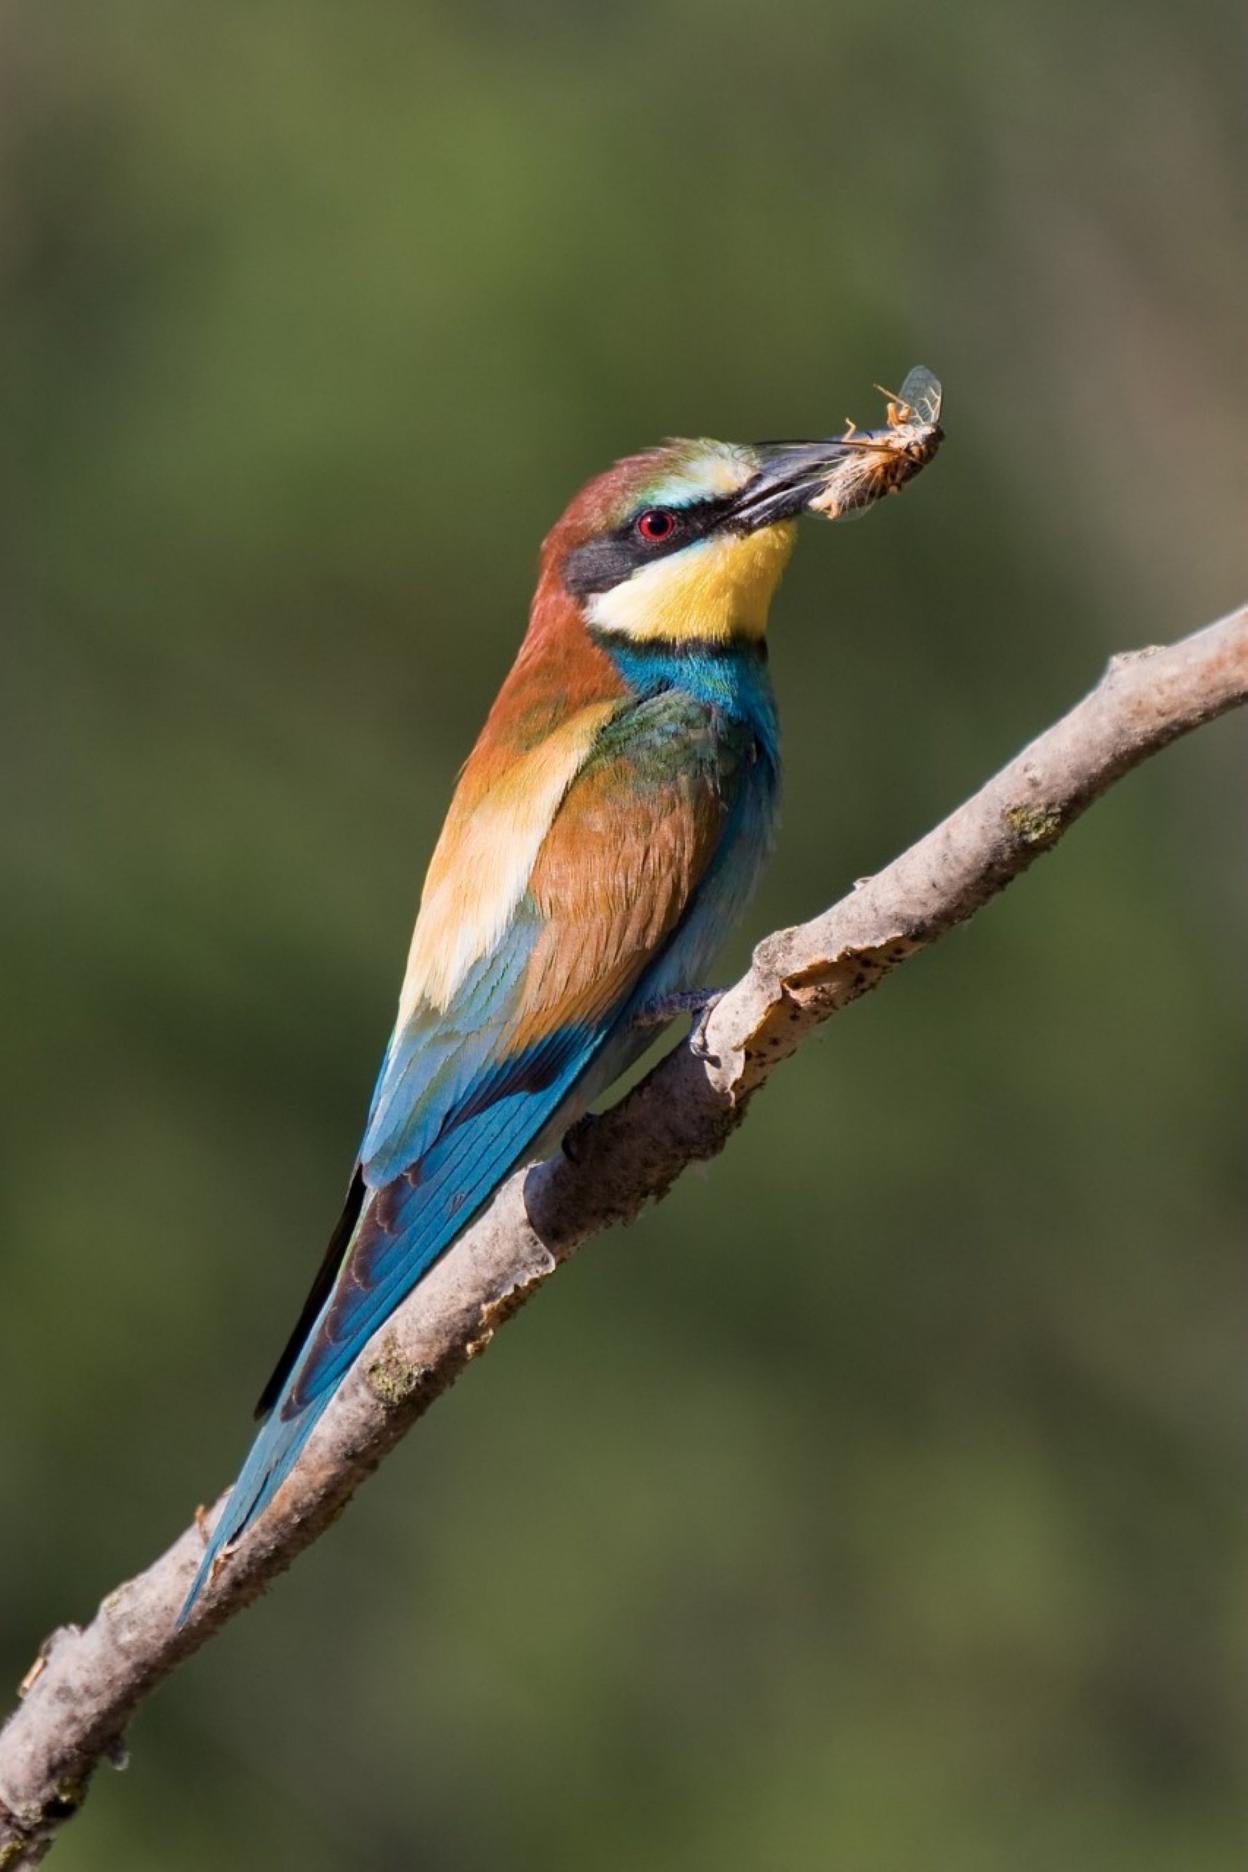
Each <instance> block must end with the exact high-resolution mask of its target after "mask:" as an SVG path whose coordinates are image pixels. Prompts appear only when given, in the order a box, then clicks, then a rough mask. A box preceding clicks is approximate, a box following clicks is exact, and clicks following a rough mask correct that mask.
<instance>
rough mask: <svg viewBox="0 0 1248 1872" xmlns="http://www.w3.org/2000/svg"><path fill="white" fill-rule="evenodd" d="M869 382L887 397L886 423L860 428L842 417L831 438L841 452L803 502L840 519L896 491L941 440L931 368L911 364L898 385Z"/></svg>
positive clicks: (923, 465)
mask: <svg viewBox="0 0 1248 1872" xmlns="http://www.w3.org/2000/svg"><path fill="white" fill-rule="evenodd" d="M875 387H876V389H877V390H879V392H880V395H881V396H883V397H884V398H886V399H887V401H886V407H885V424H886V426H885V427H884V428H883V429H869V430H860V429H859V428H858V425H857V423H855V422H853V421H850V422H848V423H847V425H846V428H845V431H844V434H843V435H841V436H839V437H838V438H837V440H838V441H839V442H840V443H841V445H842V446H843V448H844V449H845V454H844V456H843V457H841V458H839V459H838V460H836V461H835V462H834V463H833V464H832V466H831V468H830V469H829V470H828V473H827V475H826V476H825V477H824V480H823V483H822V485H821V487H820V488H819V490H818V492H817V493H816V494H815V495H814V496H813V497H812V499H811V500H810V501H809V502H808V505H809V507H810V510H811V512H812V513H819V514H823V515H824V516H825V518H827V519H829V520H843V519H845V518H846V517H847V516H848V515H850V514H853V513H860V512H862V511H863V510H865V509H866V508H868V507H870V506H872V505H873V504H874V503H875V502H876V501H877V500H879V499H880V498H881V496H882V495H884V494H899V493H900V492H901V490H902V488H903V487H904V486H905V484H906V482H907V481H910V480H912V479H913V477H914V476H915V475H916V474H918V473H919V471H920V469H923V468H926V466H927V464H928V462H930V461H931V459H932V457H933V456H934V455H935V453H936V451H937V449H938V448H939V447H940V445H941V443H942V442H943V440H944V430H943V429H942V428H941V426H940V412H941V404H942V401H943V393H942V391H941V387H940V380H939V379H938V378H936V377H934V376H933V375H932V373H931V371H929V370H925V369H924V367H923V365H921V364H916V365H915V367H914V369H913V370H911V371H909V372H908V373H907V375H906V379H905V381H904V383H903V384H902V386H901V389H900V390H886V389H884V387H883V386H882V385H881V384H877V385H876V386H875Z"/></svg>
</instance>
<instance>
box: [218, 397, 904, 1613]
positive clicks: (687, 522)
mask: <svg viewBox="0 0 1248 1872" xmlns="http://www.w3.org/2000/svg"><path fill="white" fill-rule="evenodd" d="M902 410H903V414H904V415H905V416H907V417H908V416H909V415H910V414H911V412H910V410H909V409H908V408H906V407H905V406H904V405H903V406H902ZM932 416H933V420H932V423H931V424H930V425H929V432H930V435H931V436H934V437H935V438H937V439H938V437H939V431H938V430H936V429H935V406H933V410H932ZM890 423H891V424H892V426H893V430H894V432H897V431H898V419H897V415H896V409H895V408H893V409H890ZM851 436H852V431H851ZM851 436H847V437H845V438H838V439H837V440H834V441H825V442H803V443H772V444H760V445H756V446H752V447H746V446H741V445H737V444H731V443H723V442H710V441H698V442H690V441H677V442H669V443H667V444H666V445H664V446H663V447H661V448H655V449H651V450H649V451H647V452H646V453H645V454H641V455H634V456H631V457H629V458H628V459H627V460H625V461H621V462H618V463H617V464H616V466H615V467H614V468H611V469H609V470H608V471H607V473H606V474H603V475H600V476H598V478H597V479H596V480H593V481H591V482H590V483H589V484H588V486H586V487H584V488H583V489H582V490H581V492H580V493H579V494H578V495H577V496H576V498H575V499H574V500H573V502H572V504H571V505H570V507H569V508H568V510H567V512H566V513H565V514H564V516H563V518H562V519H561V520H560V521H559V523H558V525H557V526H556V527H555V528H554V530H553V531H552V532H551V533H550V534H549V535H548V536H547V538H546V540H545V542H544V544H543V547H542V553H541V565H540V575H539V579H538V585H537V592H536V595H535V597H534V599H533V605H532V611H531V614H530V618H529V627H528V632H527V634H526V636H525V638H524V641H523V643H522V644H521V647H520V652H519V655H518V656H517V658H516V661H515V663H514V665H513V667H512V669H511V672H510V674H509V675H508V677H507V679H506V681H505V682H504V684H503V687H502V690H501V691H500V693H499V696H498V699H497V700H496V702H495V703H494V706H493V708H492V709H491V711H490V714H489V717H488V719H487V721H486V724H485V727H484V728H483V729H482V731H481V735H480V738H479V739H478V741H477V744H476V746H475V747H474V749H473V751H472V754H471V755H470V757H469V759H468V762H467V765H466V766H465V768H464V770H463V773H462V774H461V776H460V780H459V785H458V787H457V788H456V791H455V795H454V798H453V799H452V801H451V806H450V810H449V812H448V814H447V818H446V823H445V825H444V827H443V830H442V834H441V837H440V838H439V840H438V843H437V847H436V849H435V851H434V854H433V858H432V861H431V863H430V865H429V871H428V875H427V877H426V879H425V886H424V892H423V895H422V898H421V905H420V913H419V916H418V918H417V921H416V928H415V933H414V934H413V937H412V944H411V952H410V955H409V958H408V964H407V975H406V978H405V980H404V983H403V990H402V995H401V997H400V1001H399V1010H398V1018H397V1021H396V1023H395V1027H394V1032H393V1034H392V1035H391V1038H390V1042H389V1045H388V1046H387V1048H386V1053H385V1057H384V1059H383V1060H382V1064H381V1072H380V1075H379V1077H378V1080H377V1084H376V1088H375V1090H374V1092H373V1100H372V1106H371V1109H370V1111H369V1116H368V1124H367V1129H366V1131H365V1135H364V1140H363V1143H362V1144H361V1146H360V1150H359V1156H358V1160H357V1163H356V1166H355V1171H354V1174H353V1176H352V1179H351V1185H350V1189H349V1191H348V1194H347V1199H346V1204H345V1207H344V1209H343V1212H342V1216H341V1219H340V1220H339V1222H338V1226H337V1227H336V1229H335V1230H334V1233H333V1237H332V1239H331V1241H330V1244H329V1248H328V1251H327V1253H326V1256H325V1260H324V1263H323V1265H322V1267H321V1270H320V1272H319V1274H318V1275H317V1278H316V1280H315V1282H314V1283H313V1286H312V1290H311V1292H310V1294H309V1295H308V1299H307V1303H306V1305H305V1306H304V1309H303V1312H302V1314H301V1315H300V1318H299V1321H298V1323H297V1325H296V1326H295V1329H294V1332H293V1333H292V1335H291V1338H290V1342H289V1344H288V1345H287V1347H286V1350H285V1352H284V1353H283V1354H282V1357H281V1359H280V1360H279V1362H278V1365H277V1369H276V1370H275V1371H274V1373H273V1376H272V1378H271V1379H270V1381H269V1383H268V1385H267V1386H266V1388H265V1391H264V1394H263V1396H262V1398H261V1399H260V1405H259V1411H260V1412H261V1413H265V1414H266V1420H265V1422H264V1424H263V1427H262V1428H261V1430H260V1432H259V1434H258V1436H257V1437H256V1440H255V1443H254V1445H253V1447H252V1449H251V1453H250V1454H249V1456H248V1458H247V1461H246V1463H245V1464H244V1466H243V1469H242V1472H241V1474H240V1475H239V1478H238V1481H237V1482H236V1484H235V1486H234V1489H233V1492H232V1494H231V1495H230V1498H229V1500H228V1502H227V1504H226V1506H225V1509H224V1512H223V1513H222V1515H221V1517H220V1519H219V1521H218V1522H217V1525H216V1528H215V1530H214V1532H213V1535H212V1539H211V1542H210V1544H209V1545H208V1548H207V1551H206V1553H205V1555H204V1560H203V1564H202V1566H201V1567H200V1569H199V1572H198V1575H197V1577H196V1579H195V1583H194V1585H193V1586H192V1588H191V1592H190V1595H189V1597H188V1599H187V1602H186V1605H185V1607H184V1608H183V1612H182V1617H183V1618H185V1617H186V1616H187V1614H188V1613H189V1611H190V1609H191V1607H192V1605H193V1604H194V1602H195V1599H196V1597H197V1595H198V1594H199V1592H200V1590H201V1588H202V1586H203V1584H204V1582H205V1581H206V1580H207V1579H208V1578H209V1576H210V1575H211V1573H212V1570H213V1566H214V1563H215V1561H216V1559H217V1557H218V1555H220V1554H221V1553H222V1551H223V1550H224V1549H225V1547H226V1546H227V1544H229V1543H230V1542H233V1541H236V1540H237V1539H238V1537H239V1535H240V1534H242V1532H243V1531H244V1529H246V1528H247V1527H248V1526H249V1525H250V1524H251V1522H252V1521H254V1520H255V1518H256V1517H257V1516H258V1515H259V1514H261V1513H262V1512H263V1510H264V1508H265V1507H266V1506H267V1504H268V1503H269V1502H270V1500H271V1499H272V1497H273V1495H274V1494H275V1492H276V1490H277V1488H278V1487H279V1485H280V1483H281V1482H282V1480H283V1478H284V1477H285V1476H286V1475H287V1474H288V1473H289V1471H290V1469H291V1468H292V1466H293V1464H294V1462H295V1460H296V1458H297V1457H298V1455H299V1452H300V1450H301V1449H302V1448H303V1445H304V1443H305V1442H306V1441H307V1438H308V1436H309V1435H310V1433H311V1431H312V1428H313V1426H314V1425H315V1423H316V1421H317V1419H318V1417H319V1416H320V1414H321V1412H322V1411H323V1410H324V1409H325V1407H326V1405H327V1404H328V1402H329V1400H330V1398H331V1397H332V1396H333V1394H334V1391H335V1389H336V1388H337V1386H338V1385H339V1384H340V1383H341V1381H342V1379H343V1377H344V1375H345V1373H346V1372H347V1370H348V1369H349V1367H350V1365H351V1363H352V1361H353V1360H354V1359H355V1357H356V1355H357V1354H358V1353H359V1352H360V1350H361V1349H362V1347H363V1346H364V1345H365V1343H366V1341H367V1340H368V1339H369V1337H370V1336H371V1335H372V1334H373V1333H374V1332H376V1330H377V1328H378V1327H379V1326H380V1325H381V1324H382V1322H383V1321H384V1320H385V1319H386V1318H387V1317H388V1315H389V1314H390V1313H392V1312H393V1310H394V1308H395V1307H396V1306H397V1305H398V1304H399V1302H400V1301H401V1300H402V1299H403V1297H404V1296H405V1295H406V1294H407V1293H409V1292H410V1291H411V1289H412V1288H413V1287H414V1286H415V1284H416V1282H417V1281H419V1280H420V1278H421V1276H422V1275H423V1274H424V1273H425V1272H426V1270H427V1269H428V1268H429V1266H430V1265H431V1263H432V1262H433V1261H434V1260H436V1258H437V1257H438V1256H439V1255H441V1254H442V1253H443V1252H444V1250H445V1249H446V1248H447V1247H448V1245H449V1244H450V1243H451V1242H452V1241H454V1239H455V1237H456V1236H457V1235H458V1234H459V1233H460V1232H461V1231H462V1230H463V1229H464V1228H465V1226H466V1225H467V1224H468V1223H469V1222H470V1221H471V1220H472V1218H473V1217H474V1216H475V1215H476V1214H477V1212H478V1211H479V1210H480V1209H481V1208H482V1206H483V1205H484V1204H485V1203H487V1202H488V1201H489V1199H490V1197H491V1196H492V1195H493V1194H494V1192H495V1191H496V1190H497V1189H498V1187H499V1185H500V1184H501V1183H502V1182H503V1180H504V1179H505V1178H506V1177H507V1176H508V1175H509V1173H510V1172H511V1171H512V1170H513V1169H514V1168H515V1167H516V1166H517V1165H518V1164H520V1163H522V1162H524V1161H525V1160H526V1159H529V1158H532V1157H535V1156H537V1155H539V1154H541V1153H542V1152H544V1151H546V1150H548V1149H549V1148H551V1147H552V1146H553V1144H554V1143H555V1141H556V1140H557V1139H558V1137H559V1136H560V1134H561V1132H562V1131H563V1130H564V1129H566V1127H567V1125H568V1123H569V1122H570V1120H571V1119H572V1117H574V1116H575V1115H576V1114H577V1113H578V1112H579V1111H581V1110H583V1109H584V1108H585V1106H586V1105H587V1104H588V1103H589V1102H590V1101H591V1100H592V1099H593V1098H594V1097H595V1096H596V1095H597V1094H598V1093H599V1092H601V1091H602V1090H603V1089H604V1087H606V1086H607V1085H608V1084H609V1083H610V1081H611V1080H612V1079H614V1078H615V1077H617V1075H618V1074H619V1073H620V1072H622V1071H623V1070H624V1069H625V1067H627V1066H628V1065H629V1064H630V1063H631V1062H632V1061H634V1060H635V1059H636V1058H637V1057H638V1055H639V1054H640V1053H641V1052H642V1051H643V1050H644V1049H645V1048H646V1046H647V1045H648V1044H649V1043H650V1041H651V1039H652V1038H653V1032H654V1026H655V1023H656V1021H658V1022H661V1021H662V1020H663V1019H664V1018H670V1017H671V1016H672V1014H673V1012H674V1011H675V1010H677V1009H678V1008H680V1007H681V1006H682V1005H687V1004H688V1003H689V1002H690V1001H691V1000H692V999H693V998H694V996H695V994H696V991H697V990H698V989H700V988H701V986H702V984H703V983H704V980H705V975H706V971H707V969H708V967H709V964H710V962H711V960H712V958H713V956H714V953H715V951H716V949H717V948H718V947H719V944H720V942H721V940H722V938H723V936H724V933H725V931H726V930H727V929H728V927H729V925H730V924H731V923H732V922H733V921H734V919H735V918H736V916H737V914H738V912H739V911H740V910H741V908H742V906H743V904H744V903H745V900H746V898H747V897H748V896H749V893H750V891H751V889H752V887H753V885H754V882H755V879H756V878H757V876H758V872H759V868H760V866H761V865H762V862H763V859H764V858H765V856H766V854H767V851H768V849H769V846H770V844H771V838H772V827H773V823H774V819H775V811H776V800H777V795H778V790H779V781H780V757H779V737H778V728H777V722H776V707H775V702H774V699H773V696H772V688H771V681H770V678H769V676H768V673H767V645H766V630H767V613H768V608H769V606H770V604H771V600H772V597H773V594H774V593H775V590H776V586H777V584H778V583H779V580H780V576H781V573H782V572H783V571H784V567H785V563H786V561H787V560H788V557H789V554H790V552H791V551H792V548H793V541H794V535H795V532H796V523H797V515H798V514H799V513H800V512H801V511H802V510H803V509H804V508H805V507H806V506H807V505H808V504H809V503H810V502H811V500H812V498H815V497H818V496H819V495H820V494H821V493H824V494H825V503H824V504H825V507H827V506H828V497H827V496H826V490H827V488H828V487H829V485H830V482H829V477H830V476H832V475H834V473H835V470H836V467H837V464H838V463H842V464H845V466H846V477H847V478H846V491H847V494H852V499H851V500H850V501H849V504H859V505H862V504H866V501H867V498H868V497H867V496H866V495H864V494H863V493H862V491H861V490H862V487H863V485H864V483H863V475H864V474H865V473H866V472H867V469H868V466H869V464H868V463H867V462H866V460H865V459H864V457H863V456H862V455H861V454H856V453H855V451H860V450H863V449H870V448H872V447H875V448H878V449H879V450H880V451H881V456H880V469H881V473H882V474H886V473H887V474H891V475H892V478H893V480H894V481H896V480H898V479H901V478H904V475H905V473H906V472H909V471H912V467H913V465H914V464H915V463H916V462H917V463H918V465H921V462H918V457H917V455H916V454H914V453H911V454H909V455H907V456H906V457H905V460H903V459H902V456H903V454H904V451H902V450H900V442H901V439H902V438H901V436H900V433H894V434H891V435H888V434H886V435H885V438H884V440H883V441H880V440H879V439H877V440H876V441H875V442H874V443H873V441H872V439H871V438H869V437H868V438H859V437H856V436H852V439H851ZM934 446H935V442H934V441H932V442H931V447H932V448H934ZM886 457H887V458H888V459H886ZM924 459H926V457H924ZM907 463H908V464H910V466H909V467H907ZM851 483H852V488H851ZM855 490H856V491H855ZM879 491H883V488H882V486H881V489H880V490H879ZM830 510H831V509H830Z"/></svg>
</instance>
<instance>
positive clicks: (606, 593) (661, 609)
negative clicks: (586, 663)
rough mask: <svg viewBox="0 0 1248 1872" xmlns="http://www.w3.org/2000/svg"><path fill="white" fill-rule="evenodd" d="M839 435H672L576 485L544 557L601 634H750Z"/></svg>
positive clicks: (715, 637)
mask: <svg viewBox="0 0 1248 1872" xmlns="http://www.w3.org/2000/svg"><path fill="white" fill-rule="evenodd" d="M844 452H845V451H844V447H843V445H842V444H841V443H839V442H837V441H828V442H782V443H758V444H750V445H747V444H742V443H732V442H711V441H697V442H691V441H674V442H667V443H664V444H663V446H662V447H660V448H655V449H649V450H647V451H646V452H645V453H644V454H642V455H631V456H629V457H628V458H627V460H625V461H621V462H617V463H616V465H615V466H614V467H613V468H610V469H608V470H607V472H606V473H605V474H602V475H598V476H597V477H596V478H595V479H594V480H593V481H590V482H589V483H588V484H587V485H586V486H585V487H583V488H582V489H581V491H580V493H579V494H578V495H577V496H576V498H575V499H574V500H573V501H572V503H571V505H570V506H569V507H568V509H567V511H566V513H565V514H564V515H563V518H562V519H561V520H560V521H559V523H558V525H557V526H556V527H555V528H554V529H553V530H552V531H551V533H550V534H549V535H548V536H547V539H546V542H545V546H544V550H543V565H544V571H545V574H546V577H547V578H553V579H557V580H558V581H559V583H560V584H561V586H562V587H563V590H564V591H565V592H566V593H567V595H568V596H569V597H570V598H571V599H573V600H574V601H575V603H576V604H577V606H578V607H579V609H580V612H581V615H582V617H583V619H584V621H585V623H586V625H587V626H588V627H589V628H590V629H591V630H592V631H593V632H594V633H595V634H596V635H597V634H599V633H601V634H602V636H604V637H605V638H607V639H610V638H611V637H618V638H621V639H631V640H633V641H634V642H641V643H644V642H656V641H657V642H667V643H677V644H679V643H689V644H691V643H694V642H704V643H711V644H723V643H728V642H731V641H733V640H734V639H747V640H748V639H756V640H757V639H760V638H762V636H763V635H764V633H765V631H766V628H767V612H768V609H769V607H770V604H771V599H772V596H773V594H774V592H775V589H776V586H777V585H778V584H779V582H780V575H781V573H782V572H783V571H784V568H785V565H786V563H787V561H788V557H789V554H790V552H791V551H792V550H793V539H794V535H795V532H796V526H797V515H798V514H799V513H801V512H802V510H803V508H805V507H806V506H807V504H808V503H809V501H810V499H811V497H812V495H814V494H816V493H817V492H818V490H819V488H820V487H821V486H822V484H823V482H824V480H825V479H826V477H827V474H828V471H829V469H830V467H831V466H832V465H833V463H834V462H835V461H836V460H837V459H838V458H839V457H840V456H841V455H843V454H844Z"/></svg>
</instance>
